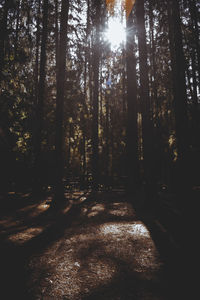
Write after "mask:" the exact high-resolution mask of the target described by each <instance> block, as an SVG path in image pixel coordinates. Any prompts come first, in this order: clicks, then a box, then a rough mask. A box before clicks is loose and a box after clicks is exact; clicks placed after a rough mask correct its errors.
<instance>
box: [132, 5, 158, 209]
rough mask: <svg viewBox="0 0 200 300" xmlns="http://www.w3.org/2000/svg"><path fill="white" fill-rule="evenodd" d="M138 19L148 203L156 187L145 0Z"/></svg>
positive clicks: (139, 6)
mask: <svg viewBox="0 0 200 300" xmlns="http://www.w3.org/2000/svg"><path fill="white" fill-rule="evenodd" d="M136 19H137V33H138V47H139V71H140V73H139V74H140V102H141V107H142V139H143V154H144V177H145V178H144V179H145V183H146V192H147V199H146V200H147V201H148V203H147V204H148V205H149V204H150V202H151V201H153V197H154V192H155V191H154V189H155V170H154V148H153V126H152V121H151V112H150V96H149V78H148V66H147V45H146V30H145V16H144V0H138V1H137V2H136Z"/></svg>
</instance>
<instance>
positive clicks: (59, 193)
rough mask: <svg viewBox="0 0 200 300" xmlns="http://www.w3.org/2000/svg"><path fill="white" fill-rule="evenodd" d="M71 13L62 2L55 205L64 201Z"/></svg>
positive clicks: (67, 3) (63, 1)
mask: <svg viewBox="0 0 200 300" xmlns="http://www.w3.org/2000/svg"><path fill="white" fill-rule="evenodd" d="M68 12H69V0H62V7H61V20H60V39H59V57H58V74H57V97H56V141H55V145H56V152H55V155H56V180H55V204H56V205H60V204H61V205H62V201H63V200H64V187H63V175H64V159H63V109H64V99H65V87H66V82H65V79H66V50H67V23H68Z"/></svg>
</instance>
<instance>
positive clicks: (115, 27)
mask: <svg viewBox="0 0 200 300" xmlns="http://www.w3.org/2000/svg"><path fill="white" fill-rule="evenodd" d="M105 38H106V40H108V42H109V43H110V44H111V48H117V47H119V46H120V44H121V43H123V42H125V40H126V29H125V27H124V25H123V23H121V22H120V20H119V18H110V19H109V20H108V29H107V31H106V33H105Z"/></svg>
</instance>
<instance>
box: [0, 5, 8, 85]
mask: <svg viewBox="0 0 200 300" xmlns="http://www.w3.org/2000/svg"><path fill="white" fill-rule="evenodd" d="M8 9H9V6H8V2H7V1H5V4H4V7H3V13H2V20H1V23H0V80H1V78H2V71H3V67H4V57H5V39H6V36H7V19H8Z"/></svg>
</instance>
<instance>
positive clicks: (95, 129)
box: [92, 0, 101, 190]
mask: <svg viewBox="0 0 200 300" xmlns="http://www.w3.org/2000/svg"><path fill="white" fill-rule="evenodd" d="M94 9H95V18H94V28H95V29H94V30H95V38H94V45H93V62H92V63H93V65H92V66H93V74H94V77H93V80H94V87H93V89H94V90H93V124H92V152H93V153H92V176H93V190H98V183H99V120H98V119H99V61H100V51H99V47H100V40H99V27H100V9H101V3H100V1H97V0H95V1H94Z"/></svg>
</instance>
